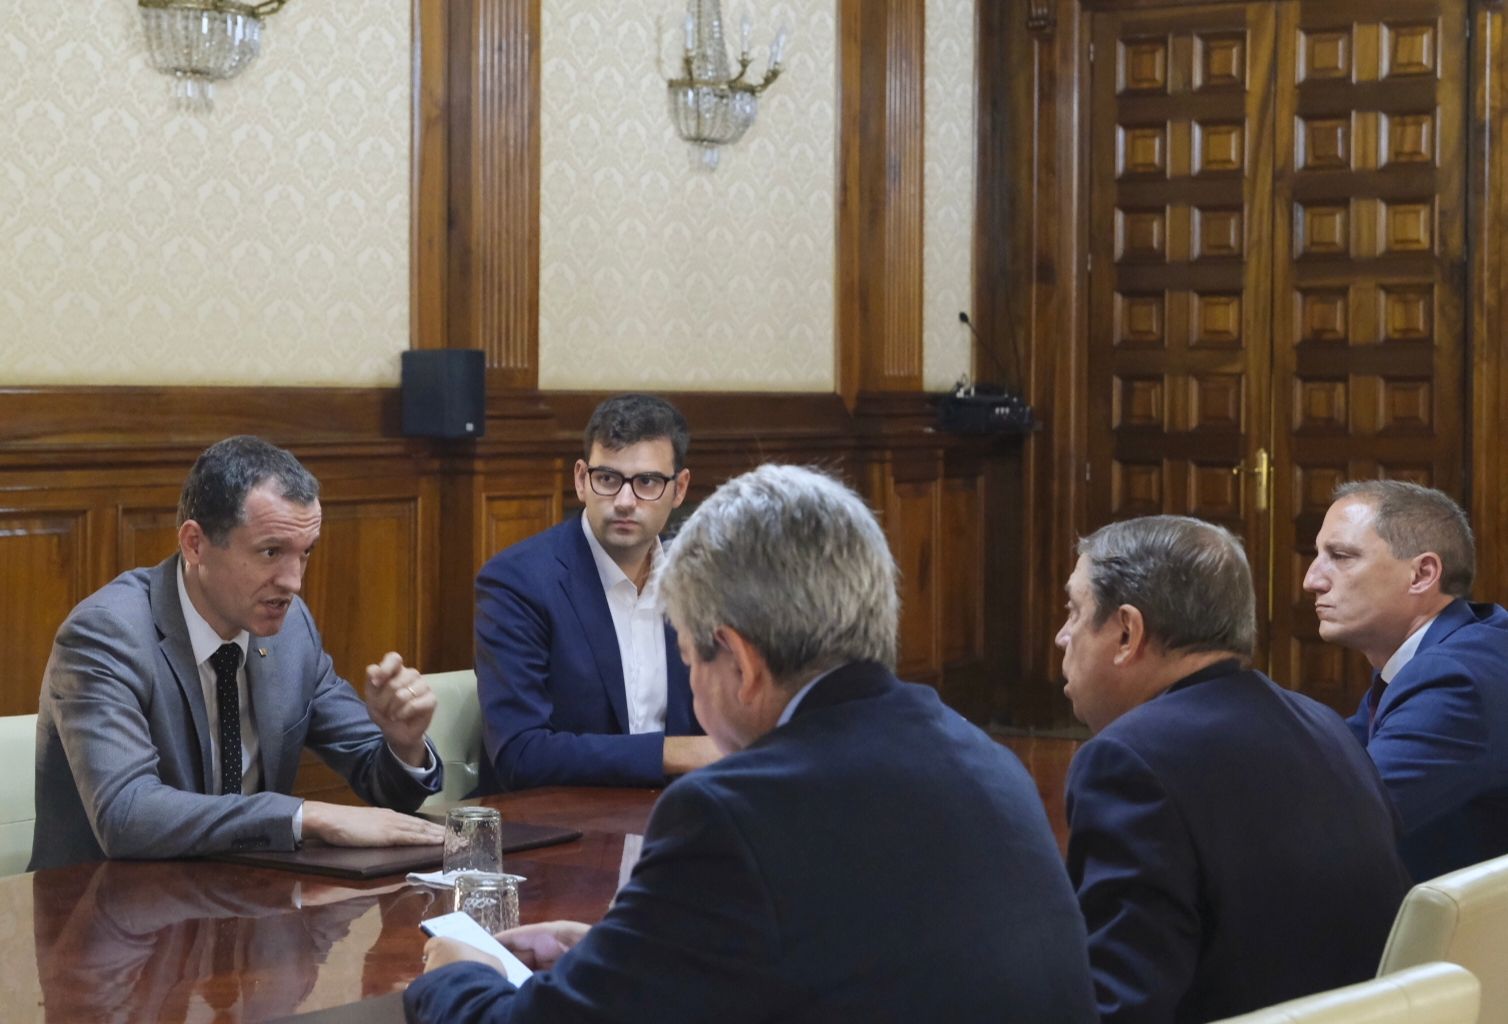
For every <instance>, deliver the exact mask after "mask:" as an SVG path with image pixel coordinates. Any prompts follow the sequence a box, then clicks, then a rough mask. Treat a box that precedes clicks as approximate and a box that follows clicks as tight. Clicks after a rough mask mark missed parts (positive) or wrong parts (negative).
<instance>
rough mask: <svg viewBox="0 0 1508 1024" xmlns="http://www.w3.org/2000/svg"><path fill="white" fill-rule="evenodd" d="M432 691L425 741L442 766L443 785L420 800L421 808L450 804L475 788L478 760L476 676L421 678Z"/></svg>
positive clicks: (459, 674)
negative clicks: (432, 709)
mask: <svg viewBox="0 0 1508 1024" xmlns="http://www.w3.org/2000/svg"><path fill="white" fill-rule="evenodd" d="M424 681H425V682H426V683H428V684H429V688H430V689H431V690H433V691H434V692H435V701H436V704H435V717H434V719H433V720H432V721H431V722H430V723H429V738H430V739H431V740H432V741H433V742H434V745H435V750H436V751H437V752H438V753H439V755H440V762H441V763H442V764H444V765H445V784H444V785H443V786H442V787H440V792H438V793H436V794H435V795H434V796H432V797H430V798H429V799H428V800H426V801H424V809H425V810H431V809H433V808H435V807H438V806H440V805H443V804H449V803H454V802H455V801H457V800H460V799H463V798H464V797H465V796H466V794H468V793H470V792H471V791H472V790H473V789H476V785H477V777H478V772H479V765H480V764H481V758H482V708H481V705H480V704H478V703H477V696H476V673H475V672H474V671H472V670H471V669H469V668H468V669H462V670H461V671H459V672H436V673H433V674H430V675H426V676H425V677H424Z"/></svg>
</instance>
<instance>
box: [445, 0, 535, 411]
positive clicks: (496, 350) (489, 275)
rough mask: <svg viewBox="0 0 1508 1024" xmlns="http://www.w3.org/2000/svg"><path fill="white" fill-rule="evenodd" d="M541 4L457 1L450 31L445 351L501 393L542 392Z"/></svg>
mask: <svg viewBox="0 0 1508 1024" xmlns="http://www.w3.org/2000/svg"><path fill="white" fill-rule="evenodd" d="M539 2H540V0H457V2H454V3H451V4H449V5H448V21H447V23H446V33H447V38H446V42H445V58H444V59H445V60H446V61H447V63H448V71H449V75H448V79H447V90H448V91H447V94H446V132H447V141H448V146H447V149H446V157H447V171H448V175H447V184H448V187H449V196H448V201H447V206H448V209H449V210H451V211H452V214H453V216H452V217H451V219H450V221H449V225H448V228H449V233H448V239H449V252H448V272H447V275H446V280H445V282H444V291H445V295H446V310H445V323H444V325H443V330H444V331H445V341H444V343H443V344H444V345H446V346H449V347H454V348H480V349H482V350H483V351H484V352H486V353H487V368H488V383H489V385H491V386H492V387H494V388H499V389H502V388H513V389H527V388H533V387H535V386H536V385H537V383H538V380H539ZM437 48H438V47H431V48H429V49H428V50H425V51H421V55H422V56H425V57H433V56H434V54H433V51H434V50H435V49H437ZM420 77H421V82H424V81H427V80H428V78H427V76H425V75H423V73H422V72H421V76H420ZM420 156H421V157H428V158H429V159H431V160H432V161H436V162H437V158H436V157H434V156H432V155H430V154H427V153H423V152H421V154H420ZM433 206H434V201H433V200H430V202H429V204H428V205H426V207H425V208H424V210H422V211H421V213H424V214H429V211H430V210H432V209H433ZM431 218H432V214H429V216H428V217H426V219H424V220H421V221H420V226H421V227H423V226H424V225H427V224H429V223H431ZM426 315H427V317H428V320H429V322H430V323H433V322H434V321H436V320H438V319H439V315H438V313H436V312H435V311H434V310H433V309H432V308H431V309H430V310H429V312H428V313H427V314H426Z"/></svg>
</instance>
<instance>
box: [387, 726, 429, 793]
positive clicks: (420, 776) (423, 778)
mask: <svg viewBox="0 0 1508 1024" xmlns="http://www.w3.org/2000/svg"><path fill="white" fill-rule="evenodd" d="M387 752H388V753H389V754H392V755H393V760H394V761H397V762H398V764H400V765H401V766H402V767H403V770H404V771H406V772H408V774H409V775H410V776H411V777H413V778H415V779H417V780H419V781H420V782H428V781H429V779H430V777H431V776H433V775H434V774H435V768H436V767H437V766H436V764H435V748H434V747H432V746H430V743H429V737H427V736H426V737H425V739H424V767H423V768H415V767H414V766H413V765H411V764H409V763H408V762H407V761H405V760H404V759H403V758H401V757H399V756H398V751H396V750H394V749H393V745H392V744H391V743H389V744H388V745H387Z"/></svg>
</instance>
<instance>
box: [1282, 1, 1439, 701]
mask: <svg viewBox="0 0 1508 1024" xmlns="http://www.w3.org/2000/svg"><path fill="white" fill-rule="evenodd" d="M1277 31H1278V32H1279V34H1280V38H1281V39H1282V42H1281V43H1280V45H1279V47H1278V52H1279V57H1278V62H1277V77H1276V82H1275V89H1274V91H1275V103H1274V108H1275V114H1276V123H1275V126H1274V129H1275V130H1274V135H1275V137H1276V140H1277V146H1276V158H1277V164H1276V167H1275V172H1274V176H1273V177H1274V189H1275V205H1276V210H1277V214H1278V215H1277V217H1276V218H1275V219H1274V224H1273V233H1272V239H1273V252H1274V261H1273V282H1272V286H1273V304H1274V308H1275V310H1276V311H1277V312H1276V313H1275V315H1274V318H1273V374H1274V380H1275V381H1278V382H1282V384H1280V385H1279V386H1276V387H1274V389H1273V401H1274V416H1273V419H1274V426H1275V428H1276V430H1275V434H1274V438H1273V448H1274V453H1275V457H1276V460H1277V464H1278V465H1279V467H1281V470H1280V472H1279V473H1278V475H1277V479H1276V481H1275V494H1274V503H1275V508H1276V510H1277V515H1276V516H1275V517H1274V523H1273V531H1274V550H1275V551H1276V553H1277V557H1276V558H1275V560H1274V566H1273V593H1274V598H1275V599H1274V601H1273V636H1274V638H1275V640H1276V642H1275V644H1274V646H1273V652H1272V653H1273V657H1272V670H1273V673H1274V675H1276V676H1277V678H1279V679H1281V680H1283V681H1284V682H1285V683H1288V684H1289V685H1292V686H1295V687H1296V688H1298V689H1301V690H1303V691H1305V692H1307V693H1309V694H1311V695H1312V696H1314V697H1316V698H1318V699H1320V700H1323V701H1325V702H1326V703H1329V704H1331V705H1332V706H1334V707H1336V708H1337V709H1339V710H1344V711H1351V710H1354V708H1355V707H1356V704H1357V702H1358V701H1359V699H1360V697H1361V694H1362V692H1363V691H1364V690H1365V689H1366V686H1367V680H1368V668H1367V666H1366V664H1365V662H1364V661H1363V659H1362V658H1361V657H1360V656H1359V655H1355V654H1350V653H1346V654H1344V655H1342V654H1341V653H1340V652H1338V651H1334V650H1330V649H1328V645H1326V644H1325V643H1323V642H1322V641H1321V640H1320V639H1319V632H1318V622H1317V620H1316V619H1315V616H1314V608H1313V601H1312V600H1311V599H1310V597H1309V595H1307V594H1305V593H1304V592H1303V589H1302V584H1303V573H1304V570H1305V569H1306V568H1307V567H1308V563H1309V561H1310V560H1311V559H1312V558H1313V555H1314V537H1315V534H1316V533H1317V532H1318V530H1319V526H1320V522H1321V520H1322V519H1323V518H1324V513H1325V510H1326V508H1328V507H1329V504H1330V502H1329V496H1330V491H1331V489H1332V488H1333V487H1334V486H1335V485H1336V484H1338V483H1340V482H1342V481H1345V480H1348V479H1358V478H1363V477H1374V476H1379V475H1381V476H1389V477H1400V478H1405V479H1410V480H1416V481H1418V482H1420V483H1427V484H1431V485H1433V486H1437V487H1441V488H1443V489H1444V490H1446V491H1449V492H1451V493H1453V494H1456V495H1457V496H1458V497H1459V496H1460V494H1461V486H1462V469H1463V466H1464V463H1465V459H1464V452H1463V450H1462V437H1463V425H1464V420H1465V394H1464V391H1463V386H1464V382H1463V380H1462V355H1463V348H1464V345H1465V321H1464V304H1463V300H1464V289H1465V280H1466V278H1465V272H1466V253H1465V230H1464V217H1463V213H1464V211H1463V209H1462V204H1463V190H1464V184H1465V174H1464V170H1465V153H1464V149H1463V139H1464V135H1465V130H1464V129H1465V120H1464V119H1465V109H1464V105H1463V102H1464V100H1463V98H1464V86H1465V68H1466V54H1465V51H1464V45H1465V42H1464V41H1465V34H1466V22H1465V10H1464V5H1463V4H1461V3H1440V2H1438V0H1391V2H1389V3H1387V4H1377V3H1361V2H1355V0H1330V2H1326V3H1317V2H1316V3H1303V4H1298V5H1289V6H1286V7H1285V8H1284V9H1283V10H1281V11H1280V13H1279V16H1278V26H1277ZM1285 210H1287V211H1289V215H1288V216H1284V215H1283V211H1285Z"/></svg>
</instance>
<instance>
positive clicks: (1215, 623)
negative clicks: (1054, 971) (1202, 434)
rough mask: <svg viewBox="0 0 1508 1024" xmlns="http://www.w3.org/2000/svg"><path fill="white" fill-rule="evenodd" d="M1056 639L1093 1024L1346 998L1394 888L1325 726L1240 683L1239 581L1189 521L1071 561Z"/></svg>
mask: <svg viewBox="0 0 1508 1024" xmlns="http://www.w3.org/2000/svg"><path fill="white" fill-rule="evenodd" d="M1067 589H1068V621H1067V622H1066V623H1064V625H1063V628H1062V629H1061V630H1060V631H1059V632H1058V637H1057V643H1058V646H1059V647H1061V648H1062V649H1063V674H1064V676H1065V677H1066V678H1067V686H1066V687H1065V688H1064V692H1065V693H1066V694H1067V695H1068V698H1069V700H1071V701H1072V702H1073V708H1074V713H1075V714H1076V715H1077V716H1078V717H1079V718H1080V719H1082V720H1083V721H1084V722H1085V723H1086V724H1087V725H1088V726H1089V727H1090V729H1091V730H1092V731H1093V732H1094V733H1095V736H1094V738H1093V739H1091V740H1090V741H1089V742H1088V743H1086V744H1085V745H1084V746H1083V748H1081V749H1080V750H1079V752H1078V754H1077V756H1076V757H1075V758H1074V760H1073V764H1072V765H1071V767H1070V769H1069V776H1068V787H1067V789H1068V792H1067V799H1068V825H1069V840H1068V870H1069V874H1070V876H1071V877H1072V878H1073V881H1074V884H1075V885H1076V886H1077V888H1078V894H1079V904H1080V906H1081V907H1082V909H1083V913H1084V918H1085V921H1086V923H1087V925H1088V929H1089V957H1090V965H1091V968H1092V969H1093V972H1094V980H1095V988H1096V992H1097V995H1098V999H1099V1006H1100V1013H1101V1016H1102V1019H1103V1020H1104V1021H1105V1022H1106V1024H1128V1022H1142V1021H1145V1022H1153V1021H1157V1022H1168V1021H1177V1022H1182V1021H1189V1022H1193V1021H1207V1020H1210V1019H1213V1018H1217V1017H1226V1016H1231V1015H1234V1014H1238V1013H1243V1012H1246V1011H1249V1010H1253V1009H1257V1008H1259V1007H1262V1006H1266V1005H1268V1004H1270V1003H1276V1002H1281V1001H1283V1000H1285V999H1290V998H1293V997H1296V996H1300V995H1304V994H1306V993H1310V992H1316V991H1320V990H1322V989H1327V988H1334V987H1336V986H1340V985H1345V984H1349V983H1351V982H1356V981H1361V980H1363V979H1365V978H1368V977H1370V976H1371V975H1372V973H1373V972H1374V971H1375V970H1376V967H1377V960H1378V957H1379V956H1380V955H1381V953H1382V948H1383V944H1384V942H1385V940H1386V938H1387V934H1388V929H1389V928H1390V927H1391V925H1392V921H1393V915H1394V913H1395V912H1396V910H1397V908H1398V904H1399V902H1400V901H1401V900H1402V898H1403V895H1404V893H1405V892H1406V891H1407V889H1408V878H1407V875H1406V874H1405V872H1404V869H1403V865H1402V864H1401V863H1400V861H1399V859H1398V855H1397V852H1396V849H1395V841H1396V818H1395V815H1394V813H1393V810H1392V807H1391V806H1390V805H1389V802H1388V798H1387V794H1386V792H1385V791H1384V789H1383V787H1382V782H1381V780H1380V779H1379V778H1378V776H1377V772H1376V770H1375V769H1374V768H1373V767H1372V764H1371V762H1370V761H1369V760H1368V759H1367V756H1366V752H1365V751H1363V750H1362V749H1361V747H1360V746H1358V745H1357V743H1356V742H1355V740H1354V739H1352V737H1351V736H1350V734H1349V733H1348V732H1347V730H1346V727H1345V723H1344V722H1342V721H1341V719H1340V717H1339V716H1337V715H1336V714H1335V713H1334V712H1333V711H1330V710H1329V709H1328V708H1325V707H1323V706H1321V705H1320V704H1318V703H1316V702H1314V701H1312V700H1309V699H1308V698H1306V697H1302V696H1299V695H1298V694H1295V693H1290V692H1289V691H1287V690H1284V689H1282V688H1281V687H1279V686H1277V685H1276V684H1275V683H1273V682H1272V680H1270V679H1268V678H1267V677H1266V676H1264V675H1262V674H1261V673H1260V672H1256V671H1254V670H1252V669H1250V668H1249V667H1247V662H1248V661H1249V660H1250V658H1251V654H1252V648H1253V645H1254V641H1255V636H1256V617H1255V604H1254V594H1253V590H1252V582H1251V571H1250V569H1249V567H1248V565H1247V561H1246V554H1245V552H1243V551H1242V550H1241V546H1240V544H1239V542H1238V541H1237V540H1236V538H1235V537H1233V536H1232V535H1231V534H1230V533H1229V532H1228V531H1226V530H1224V529H1222V528H1220V527H1218V526H1214V525H1212V524H1209V523H1205V522H1201V521H1199V520H1197V519H1188V518H1183V517H1178V516H1151V517H1147V518H1144V519H1133V520H1129V521H1126V522H1120V523H1113V524H1111V525H1109V526H1106V527H1104V528H1102V529H1100V530H1099V531H1097V532H1095V533H1094V534H1091V535H1090V536H1088V537H1086V538H1084V539H1083V540H1082V541H1080V543H1079V560H1078V564H1077V565H1076V566H1075V568H1074V571H1073V575H1072V576H1071V577H1070V578H1069V580H1068V588H1067Z"/></svg>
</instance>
